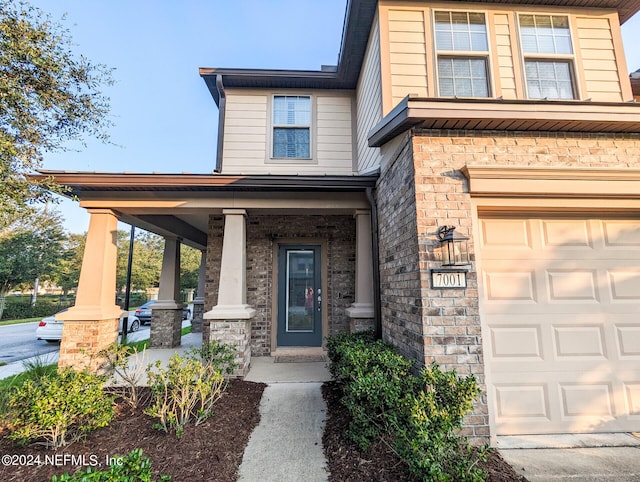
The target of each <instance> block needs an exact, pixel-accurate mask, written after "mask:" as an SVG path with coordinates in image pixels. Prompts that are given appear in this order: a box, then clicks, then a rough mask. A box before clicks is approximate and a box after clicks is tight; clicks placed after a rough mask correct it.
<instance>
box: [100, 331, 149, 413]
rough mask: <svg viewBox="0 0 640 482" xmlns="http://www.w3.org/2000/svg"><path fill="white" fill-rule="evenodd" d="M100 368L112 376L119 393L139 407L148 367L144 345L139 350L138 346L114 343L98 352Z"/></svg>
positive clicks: (131, 404)
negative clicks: (141, 388)
mask: <svg viewBox="0 0 640 482" xmlns="http://www.w3.org/2000/svg"><path fill="white" fill-rule="evenodd" d="M98 358H99V360H100V363H101V365H100V369H101V370H102V371H103V372H104V373H105V374H106V375H108V376H110V377H111V384H112V385H114V386H115V387H116V388H115V389H116V390H117V392H118V394H119V395H120V396H121V397H122V398H123V399H124V400H125V401H126V402H127V403H128V404H129V405H130V406H131V408H137V407H138V405H140V403H141V402H142V403H143V402H144V401H146V398H145V400H141V398H140V397H141V394H142V393H144V392H143V391H142V390H140V386H141V385H142V380H143V376H144V374H145V371H146V368H147V361H146V360H147V352H146V349H145V348H144V347H143V348H142V350H141V351H138V347H137V346H132V345H121V344H119V343H112V344H111V345H109V346H108V347H107V348H105V349H103V350H100V351H99V352H98Z"/></svg>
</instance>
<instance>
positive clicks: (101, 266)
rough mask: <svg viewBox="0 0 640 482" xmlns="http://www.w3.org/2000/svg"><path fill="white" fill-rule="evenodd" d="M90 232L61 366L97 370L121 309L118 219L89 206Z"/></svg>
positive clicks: (114, 336)
mask: <svg viewBox="0 0 640 482" xmlns="http://www.w3.org/2000/svg"><path fill="white" fill-rule="evenodd" d="M88 211H89V213H90V214H91V218H90V220H89V231H88V232H87V242H86V245H85V249H84V256H83V258H82V268H81V270H80V280H79V282H78V292H77V295H76V304H75V306H72V307H71V308H69V310H67V311H66V312H64V313H61V314H59V315H56V319H58V320H64V326H63V329H62V341H61V343H60V358H59V359H58V366H59V367H65V366H68V367H73V368H75V369H78V370H80V369H83V368H88V369H89V370H92V371H95V370H97V369H98V360H97V359H96V357H95V356H93V355H95V354H96V353H97V352H99V351H100V350H102V349H103V348H106V347H107V346H109V345H110V344H111V343H113V342H115V341H116V340H117V339H118V322H119V318H120V316H121V314H123V311H122V309H121V308H120V307H119V306H118V305H116V304H115V293H116V260H117V257H118V248H117V245H116V232H117V229H118V218H116V216H115V214H114V213H113V211H111V210H108V209H89V210H88Z"/></svg>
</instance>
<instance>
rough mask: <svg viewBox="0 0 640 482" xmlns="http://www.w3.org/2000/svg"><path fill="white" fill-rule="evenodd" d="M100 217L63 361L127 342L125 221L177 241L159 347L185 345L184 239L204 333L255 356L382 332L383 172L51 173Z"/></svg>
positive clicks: (162, 303) (158, 322) (155, 331)
mask: <svg viewBox="0 0 640 482" xmlns="http://www.w3.org/2000/svg"><path fill="white" fill-rule="evenodd" d="M42 175H46V176H53V177H54V178H55V179H56V180H57V181H58V182H59V183H61V184H63V185H66V186H68V187H69V188H70V194H72V195H75V196H77V198H78V199H79V200H80V206H81V207H83V208H86V209H87V210H88V211H89V213H90V214H91V220H90V225H89V231H88V234H87V244H86V248H85V254H84V258H83V265H82V272H81V277H80V283H79V286H78V292H77V301H76V305H75V306H74V307H72V308H71V309H70V310H69V311H68V312H67V313H65V315H64V319H65V328H64V332H63V339H62V343H61V349H60V360H59V364H60V365H61V366H63V365H71V366H75V367H82V366H89V367H90V368H92V369H95V368H96V367H95V366H92V363H93V362H92V356H91V355H92V354H94V353H96V352H97V351H99V350H100V349H102V348H104V347H105V346H107V345H109V344H110V343H112V342H113V341H115V340H116V336H117V320H118V318H119V316H120V308H119V307H118V306H117V305H116V304H115V297H114V289H115V272H116V255H117V247H116V245H115V239H116V238H115V232H116V229H117V222H118V221H123V222H126V223H128V224H131V225H133V226H136V227H139V228H142V229H145V230H147V231H150V232H153V233H155V234H158V235H160V236H162V237H163V238H164V239H165V247H164V256H163V263H162V273H161V277H160V286H159V297H158V301H157V302H156V303H155V304H154V305H153V317H152V322H151V338H150V346H151V347H154V348H175V347H177V346H179V345H180V326H181V320H182V317H181V313H182V303H181V300H180V299H179V273H180V254H179V253H180V244H181V243H182V244H186V245H188V246H191V247H193V248H196V249H199V250H200V251H201V252H202V261H201V266H200V276H199V285H198V292H197V297H196V299H195V303H194V313H193V329H194V331H195V332H199V333H201V336H202V341H203V342H205V343H206V342H209V341H213V340H220V341H222V342H224V343H227V344H231V345H233V346H234V347H235V349H236V355H237V360H236V361H237V362H238V367H239V368H238V371H237V373H236V375H238V376H244V375H246V373H247V372H248V369H249V366H250V363H251V357H252V356H269V355H277V354H278V350H292V349H307V350H321V349H322V347H323V344H324V339H325V338H326V336H328V335H331V334H334V333H339V332H345V331H355V330H360V329H366V328H373V327H374V319H375V312H376V310H375V306H374V305H375V303H374V299H375V295H374V281H373V280H374V276H373V274H374V256H373V249H372V248H373V241H372V240H373V239H375V232H374V230H373V229H372V222H371V219H372V215H371V208H372V205H371V203H370V200H371V199H373V196H372V194H371V193H372V190H373V188H374V186H375V182H376V179H377V177H376V176H229V175H215V174H214V175H193V174H128V173H126V174H125V173H123V174H112V173H77V172H60V171H46V172H42Z"/></svg>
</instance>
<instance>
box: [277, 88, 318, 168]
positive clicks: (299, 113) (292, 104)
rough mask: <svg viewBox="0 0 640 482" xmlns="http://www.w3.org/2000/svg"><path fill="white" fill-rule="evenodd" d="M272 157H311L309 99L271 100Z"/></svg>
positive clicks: (285, 98) (287, 97)
mask: <svg viewBox="0 0 640 482" xmlns="http://www.w3.org/2000/svg"><path fill="white" fill-rule="evenodd" d="M273 157H274V158H279V159H309V158H310V157H311V97H309V96H292V95H276V96H274V98H273Z"/></svg>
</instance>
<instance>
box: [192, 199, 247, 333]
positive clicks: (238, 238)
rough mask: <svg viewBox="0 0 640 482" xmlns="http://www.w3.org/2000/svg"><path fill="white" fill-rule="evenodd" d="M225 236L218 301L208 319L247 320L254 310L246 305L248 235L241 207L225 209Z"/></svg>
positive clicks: (244, 214)
mask: <svg viewBox="0 0 640 482" xmlns="http://www.w3.org/2000/svg"><path fill="white" fill-rule="evenodd" d="M222 214H224V238H223V240H222V261H221V264H220V283H219V288H218V304H217V305H216V306H214V307H213V309H212V310H211V311H208V312H206V313H205V314H204V318H205V319H207V320H247V319H249V318H253V316H254V315H255V313H256V310H254V309H253V308H251V307H250V306H249V305H247V235H246V224H245V217H246V214H247V213H246V211H245V210H244V209H224V210H223V211H222Z"/></svg>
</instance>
